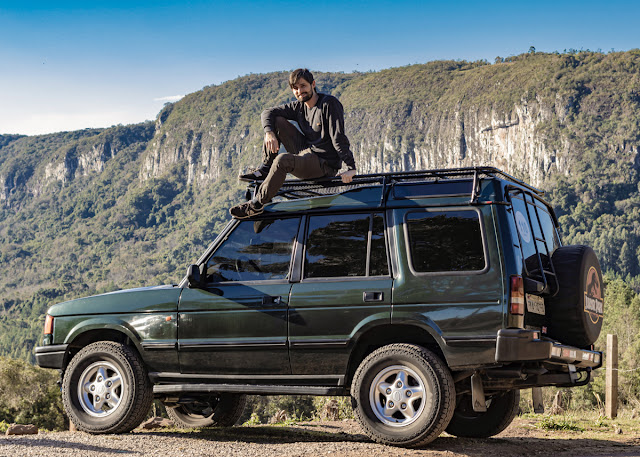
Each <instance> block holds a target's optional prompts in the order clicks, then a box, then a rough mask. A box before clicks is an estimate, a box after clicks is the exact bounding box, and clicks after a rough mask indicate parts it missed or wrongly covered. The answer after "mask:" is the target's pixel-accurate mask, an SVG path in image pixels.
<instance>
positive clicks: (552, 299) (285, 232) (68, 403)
mask: <svg viewBox="0 0 640 457" xmlns="http://www.w3.org/2000/svg"><path fill="white" fill-rule="evenodd" d="M255 186H256V184H255V183H254V184H252V185H251V186H250V188H249V189H248V191H247V193H248V196H250V194H251V192H252V191H253V192H255ZM602 284H603V283H602V274H601V271H600V267H599V264H598V260H597V258H596V256H595V255H594V253H593V251H592V250H591V249H590V248H589V247H586V246H563V245H562V244H561V241H560V236H559V233H558V221H557V219H556V217H555V214H554V212H553V209H552V208H551V207H550V206H549V205H548V204H547V203H546V202H545V200H544V199H543V193H542V192H541V191H539V190H537V189H535V188H533V187H531V186H529V185H527V184H525V183H523V182H521V181H519V180H517V179H515V178H513V177H511V176H509V175H507V174H505V173H503V172H501V171H500V170H498V169H495V168H465V169H452V170H432V171H416V172H404V173H386V174H375V175H364V176H359V177H356V178H355V179H354V182H353V183H352V184H350V185H344V184H342V183H341V182H340V180H339V179H329V180H327V181H318V182H303V181H288V182H287V183H286V184H285V187H283V189H282V192H281V198H280V201H277V202H275V203H272V204H270V205H268V206H267V207H266V208H265V212H264V213H263V214H261V215H260V216H258V217H255V218H252V219H249V220H243V221H237V220H232V221H230V222H229V223H228V225H227V226H226V227H225V228H224V230H223V231H222V233H220V235H219V236H218V237H217V238H216V239H215V241H214V242H213V243H212V244H211V245H210V246H209V247H208V248H207V249H206V251H205V252H204V253H203V254H202V256H201V257H200V259H198V261H197V262H196V263H195V264H194V265H191V266H190V267H189V268H188V273H187V275H186V277H185V278H184V279H183V280H182V282H181V283H180V285H172V286H159V287H147V288H139V289H131V290H124V291H118V292H113V293H107V294H102V295H97V296H93V297H87V298H81V299H77V300H72V301H69V302H65V303H60V304H57V305H54V306H52V307H51V308H49V310H48V313H47V316H46V321H45V331H44V341H43V344H42V346H40V347H37V348H36V359H37V361H38V364H39V365H40V366H42V367H48V368H57V369H59V370H61V372H62V381H61V384H62V397H63V402H64V406H65V408H66V411H67V414H68V415H69V418H70V419H71V421H73V423H74V424H75V425H76V426H77V428H78V429H79V430H83V431H86V432H90V433H122V432H126V431H129V430H131V429H133V428H135V427H136V426H137V425H138V424H139V423H140V422H141V421H142V420H143V419H144V418H145V416H146V414H147V413H148V410H149V407H150V405H151V402H152V400H153V399H154V398H155V399H159V400H161V401H162V402H163V403H164V404H165V405H166V406H167V411H168V413H169V415H170V416H171V417H172V418H173V419H174V420H175V421H176V422H177V423H178V424H180V425H183V426H192V427H198V426H210V425H218V426H231V425H233V424H234V423H235V422H236V421H237V420H238V419H239V417H240V415H241V414H242V411H243V408H244V406H245V401H246V400H245V395H246V394H257V395H274V394H277V395H283V394H295V395H345V396H347V395H348V396H351V399H352V404H353V408H354V411H355V415H356V417H357V419H358V421H359V422H360V423H361V425H362V427H363V429H364V431H365V432H366V433H367V434H368V435H369V436H370V437H371V438H372V439H374V440H376V441H379V442H381V443H386V444H393V445H398V446H410V447H414V446H421V445H424V444H426V443H428V442H430V441H432V440H434V439H435V438H436V437H437V436H438V435H440V433H442V432H443V431H445V430H446V431H447V432H449V433H451V434H453V435H456V436H465V437H488V436H492V435H495V434H497V433H499V432H500V431H502V430H503V429H504V428H506V427H507V426H508V425H509V423H510V422H511V421H512V420H513V418H514V416H515V415H516V413H517V410H518V402H519V398H520V395H519V391H520V389H524V388H537V387H541V386H563V387H571V386H579V385H584V384H587V383H588V382H589V380H590V373H591V371H592V370H593V369H596V368H598V367H600V366H601V365H602V354H601V353H600V352H598V351H594V350H593V346H592V344H593V343H594V342H595V340H596V338H597V337H598V335H599V333H600V328H601V326H602V319H603V304H604V303H603V290H602ZM534 392H539V389H534Z"/></svg>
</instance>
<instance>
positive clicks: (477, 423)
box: [446, 390, 520, 438]
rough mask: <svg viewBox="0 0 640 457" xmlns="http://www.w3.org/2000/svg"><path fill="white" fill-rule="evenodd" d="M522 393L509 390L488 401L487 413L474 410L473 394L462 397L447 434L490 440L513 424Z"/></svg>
mask: <svg viewBox="0 0 640 457" xmlns="http://www.w3.org/2000/svg"><path fill="white" fill-rule="evenodd" d="M519 405H520V391H519V390H508V391H506V392H501V393H499V394H496V395H495V396H494V397H493V398H491V399H490V400H488V401H487V411H486V412H484V413H477V412H475V411H474V410H473V406H472V403H471V394H464V395H461V396H460V399H459V401H458V404H457V406H456V410H455V411H454V413H453V418H452V419H451V422H449V425H448V426H447V430H446V431H447V433H449V434H451V435H454V436H458V437H460V438H488V437H490V436H494V435H497V434H498V433H500V432H501V431H503V430H504V429H505V428H507V427H508V426H509V424H511V422H513V419H514V418H515V417H516V414H518V410H519Z"/></svg>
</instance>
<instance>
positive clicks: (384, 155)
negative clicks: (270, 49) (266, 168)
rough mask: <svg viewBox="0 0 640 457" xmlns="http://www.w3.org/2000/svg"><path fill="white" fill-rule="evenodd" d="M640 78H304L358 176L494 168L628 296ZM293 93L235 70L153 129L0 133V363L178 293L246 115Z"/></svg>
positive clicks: (587, 74) (615, 71)
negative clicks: (64, 322) (104, 316)
mask: <svg viewBox="0 0 640 457" xmlns="http://www.w3.org/2000/svg"><path fill="white" fill-rule="evenodd" d="M639 73H640V51H638V50H633V51H628V52H623V53H609V54H603V53H594V52H575V53H566V54H544V53H528V54H522V55H519V56H513V57H511V58H508V59H504V61H502V60H500V61H499V62H497V63H494V64H489V63H488V62H486V61H479V62H466V61H437V62H429V63H427V64H421V65H409V66H406V67H399V68H393V69H388V70H382V71H379V72H370V73H352V74H341V73H323V72H315V76H316V80H317V83H318V86H319V89H320V91H322V92H328V93H331V94H333V95H336V96H338V97H339V99H340V100H341V102H342V103H343V105H344V107H345V124H346V131H347V134H348V136H349V139H350V141H351V144H352V149H353V151H354V155H355V157H356V163H357V166H358V171H359V173H372V172H379V171H380V172H382V171H391V170H394V171H401V170H410V169H417V168H442V167H462V166H480V165H491V166H498V167H500V168H502V169H503V170H504V171H506V172H508V173H510V174H513V175H514V176H516V177H517V178H520V179H523V180H525V181H527V182H530V183H531V184H533V185H536V186H538V187H541V188H542V189H544V190H545V191H547V192H548V196H549V199H550V200H551V202H552V204H553V205H554V206H555V208H556V211H557V213H558V216H559V218H560V221H561V228H562V231H563V237H564V241H565V243H567V244H579V243H584V244H589V245H591V246H592V247H594V249H595V250H596V252H598V255H599V257H600V259H601V262H602V264H603V266H604V268H605V269H606V270H608V271H610V272H611V274H615V275H618V276H621V277H626V278H628V280H629V281H630V282H632V283H633V284H638V282H637V276H638V275H639V274H640V265H639V261H638V259H639V256H640V197H639V196H638V190H639V173H638V172H639V171H640V154H639V148H640V114H639V113H640V109H639V108H640V75H639ZM291 99H292V96H291V91H290V89H289V88H288V85H287V73H286V72H275V73H269V74H256V75H247V76H243V77H240V78H237V79H235V80H232V81H228V82H225V83H223V84H220V85H215V86H207V87H205V88H203V89H202V90H200V91H197V92H194V93H192V94H189V95H187V96H185V97H184V98H183V99H181V100H180V101H178V102H175V103H172V104H167V105H165V107H164V108H163V109H162V110H161V111H160V113H159V114H158V116H157V118H156V120H155V122H146V123H141V124H133V125H127V126H114V127H111V128H106V129H85V130H80V131H75V132H61V133H56V134H51V135H39V136H34V137H29V136H20V135H0V261H1V262H0V272H1V273H2V274H1V275H0V304H1V305H2V306H0V335H1V336H0V343H1V346H0V354H6V355H11V356H14V357H21V358H27V359H32V357H33V356H32V352H31V348H32V347H33V346H34V345H36V344H37V343H38V341H37V340H38V338H39V333H40V332H41V319H42V315H43V313H44V311H45V310H46V307H47V306H48V305H50V304H52V303H54V302H56V301H61V300H64V299H68V298H74V297H78V296H81V295H89V294H92V293H96V292H101V291H108V290H113V289H116V288H124V287H134V286H140V285H153V284H157V283H171V282H174V283H175V282H178V281H179V279H180V278H181V276H182V274H183V271H184V268H185V267H186V265H188V264H189V263H190V262H192V261H193V260H195V258H197V256H198V255H199V253H200V252H201V251H202V250H203V249H204V248H205V247H206V245H207V244H209V243H210V242H211V241H212V240H213V239H214V237H215V233H217V232H218V231H219V230H220V228H221V227H222V226H223V224H224V223H225V221H226V220H227V219H228V213H227V208H228V207H230V206H232V205H233V204H235V203H237V202H239V201H241V199H242V194H243V187H242V186H241V185H240V184H238V183H237V180H236V176H237V173H238V171H239V170H240V169H244V168H248V167H251V166H255V165H256V164H257V163H258V162H259V160H260V159H259V157H260V148H261V143H262V137H263V133H262V128H261V125H260V117H259V115H260V112H261V111H262V110H263V109H264V108H267V107H269V106H273V105H276V104H280V103H285V102H287V101H289V100H291ZM634 281H636V282H634Z"/></svg>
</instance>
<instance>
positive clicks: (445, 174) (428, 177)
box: [246, 167, 544, 204]
mask: <svg viewBox="0 0 640 457" xmlns="http://www.w3.org/2000/svg"><path fill="white" fill-rule="evenodd" d="M459 178H469V179H473V191H472V194H471V202H475V201H476V199H477V196H478V192H479V190H480V180H481V179H482V178H502V179H505V180H507V181H511V182H512V183H515V184H517V185H519V186H522V187H524V188H525V189H527V190H529V191H532V192H535V193H536V194H537V195H539V196H542V195H544V192H543V191H542V190H540V189H537V188H535V187H533V186H530V185H529V184H527V183H525V182H524V181H521V180H519V179H517V178H515V177H513V176H511V175H510V174H508V173H505V172H504V171H502V170H500V169H498V168H495V167H468V168H441V169H436V170H416V171H401V172H387V173H373V174H366V175H357V176H355V177H354V178H353V181H352V182H351V183H349V184H344V183H343V182H342V179H340V178H339V177H337V176H336V177H331V178H327V177H325V178H319V179H310V180H297V179H296V180H288V181H285V182H284V184H283V185H282V187H281V188H280V191H279V192H278V193H277V194H276V197H281V198H284V199H287V200H295V199H299V198H307V197H319V196H326V195H334V194H340V193H343V192H345V191H347V190H352V189H357V188H361V187H371V186H378V185H382V186H383V187H384V191H383V193H382V201H381V202H380V203H381V204H382V203H384V200H385V199H386V196H387V194H388V191H387V187H389V186H390V185H393V184H395V183H400V182H409V181H435V182H438V181H440V180H448V179H459ZM258 185H259V183H258V182H252V183H249V186H248V187H247V195H246V196H247V200H249V199H250V198H252V197H254V196H255V193H256V190H257V188H258Z"/></svg>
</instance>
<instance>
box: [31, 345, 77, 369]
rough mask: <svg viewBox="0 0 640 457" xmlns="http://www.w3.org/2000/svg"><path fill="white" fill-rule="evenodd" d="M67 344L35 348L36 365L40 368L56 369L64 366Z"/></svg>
mask: <svg viewBox="0 0 640 457" xmlns="http://www.w3.org/2000/svg"><path fill="white" fill-rule="evenodd" d="M68 346H69V345H68V344H53V345H51V346H37V347H36V363H37V364H38V366H40V367H42V368H58V369H62V367H63V366H64V359H65V355H66V354H67V347H68Z"/></svg>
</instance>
